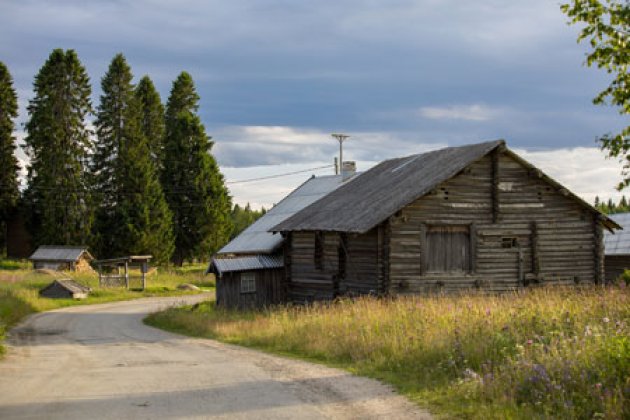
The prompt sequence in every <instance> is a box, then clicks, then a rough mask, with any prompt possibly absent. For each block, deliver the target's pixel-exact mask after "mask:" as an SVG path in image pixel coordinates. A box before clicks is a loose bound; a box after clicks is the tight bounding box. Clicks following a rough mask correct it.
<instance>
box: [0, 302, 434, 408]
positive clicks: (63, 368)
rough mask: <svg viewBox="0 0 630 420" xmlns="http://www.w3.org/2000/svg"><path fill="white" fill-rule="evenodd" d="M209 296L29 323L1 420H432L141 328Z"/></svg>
mask: <svg viewBox="0 0 630 420" xmlns="http://www.w3.org/2000/svg"><path fill="white" fill-rule="evenodd" d="M204 298H207V296H203V295H194V296H185V297H175V298H149V299H140V300H135V301H127V302H116V303H108V304H102V305H91V306H77V307H72V308H65V309H61V310H55V311H51V312H45V313H40V314H36V315H33V316H31V317H30V318H28V319H27V320H26V321H25V322H24V323H22V324H20V325H19V326H17V327H16V328H15V329H13V330H12V332H11V335H10V338H9V342H8V344H9V346H10V347H9V353H8V355H7V357H6V358H5V359H4V360H3V361H0V419H33V418H42V419H43V418H45V419H55V418H58V419H97V418H111V419H125V418H129V419H131V418H133V419H143V418H147V419H153V418H230V419H323V418H334V419H349V418H383V419H385V418H386V419H404V418H430V415H429V414H428V413H427V412H424V411H422V410H421V409H419V408H418V407H416V406H415V405H414V404H412V403H411V402H409V401H408V400H407V399H406V398H404V397H402V396H399V395H397V394H396V393H394V392H393V391H392V389H391V388H390V387H388V386H385V385H383V384H381V383H379V382H377V381H374V380H370V379H367V378H361V377H356V376H353V375H351V374H349V373H347V372H344V371H341V370H337V369H331V368H327V367H324V366H320V365H316V364H311V363H307V362H302V361H298V360H293V359H286V358H282V357H277V356H272V355H268V354H265V353H261V352H258V351H254V350H249V349H245V348H241V347H237V346H230V345H226V344H222V343H219V342H216V341H213V340H206V339H195V338H189V337H183V336H180V335H176V334H171V333H168V332H165V331H161V330H158V329H155V328H152V327H149V326H146V325H144V324H143V323H142V319H143V318H144V317H145V316H146V315H147V314H148V313H150V312H153V311H156V310H158V309H161V308H165V307H167V306H171V305H177V304H184V303H194V302H196V301H200V300H202V299H204Z"/></svg>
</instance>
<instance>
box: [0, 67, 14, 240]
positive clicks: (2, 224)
mask: <svg viewBox="0 0 630 420" xmlns="http://www.w3.org/2000/svg"><path fill="white" fill-rule="evenodd" d="M17 115H18V106H17V95H16V94H15V90H14V89H13V78H12V77H11V74H10V73H9V69H8V68H7V67H6V66H5V65H4V63H2V62H1V61H0V250H1V249H3V248H4V244H5V239H6V238H5V232H6V222H7V218H8V217H9V214H10V213H11V212H12V211H13V209H14V208H15V204H16V202H17V199H18V197H19V189H18V171H19V166H18V161H17V158H16V157H15V137H14V136H13V129H14V124H13V119H14V118H16V117H17Z"/></svg>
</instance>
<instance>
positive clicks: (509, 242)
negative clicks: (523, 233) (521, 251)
mask: <svg viewBox="0 0 630 420" xmlns="http://www.w3.org/2000/svg"><path fill="white" fill-rule="evenodd" d="M517 246H518V240H517V239H516V238H501V248H516V247H517Z"/></svg>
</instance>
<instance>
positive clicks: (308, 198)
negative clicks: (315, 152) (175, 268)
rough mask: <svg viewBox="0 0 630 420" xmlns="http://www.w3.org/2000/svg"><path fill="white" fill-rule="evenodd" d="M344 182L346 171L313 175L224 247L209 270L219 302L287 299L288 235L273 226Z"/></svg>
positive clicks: (257, 302) (261, 303) (234, 304)
mask: <svg viewBox="0 0 630 420" xmlns="http://www.w3.org/2000/svg"><path fill="white" fill-rule="evenodd" d="M347 179H349V177H347V178H346V180H347ZM343 183H344V177H343V176H342V175H325V176H319V177H315V176H312V177H311V178H309V179H308V180H307V181H305V182H304V183H303V184H302V185H300V186H299V187H298V188H296V189H295V190H294V191H292V192H291V193H290V194H289V195H287V196H286V197H285V198H284V199H282V200H281V201H280V202H279V203H278V204H276V205H275V206H274V207H273V208H271V209H270V210H269V211H268V212H267V213H265V215H263V216H262V217H261V218H259V219H258V220H256V221H255V222H254V223H253V224H251V225H250V226H249V227H247V228H246V229H245V230H244V231H243V232H241V233H240V234H239V235H238V236H237V237H236V238H234V239H233V240H232V241H230V242H229V243H228V244H227V245H225V246H224V247H223V248H222V249H220V250H219V252H218V253H217V254H216V255H214V256H213V257H212V259H211V261H210V264H209V266H208V269H207V271H206V272H207V273H214V274H215V277H216V282H217V289H216V290H217V305H219V306H223V307H229V308H246V307H263V306H269V305H273V304H279V303H282V302H284V301H285V300H286V299H285V286H284V279H285V268H284V259H283V257H282V252H283V245H284V238H283V237H282V235H281V234H279V233H273V232H270V231H269V229H271V228H272V227H273V226H275V225H277V224H278V223H281V222H283V221H284V220H286V219H287V218H289V217H291V216H293V215H294V214H295V213H297V212H298V211H300V210H302V209H303V208H304V207H306V206H308V205H310V204H312V203H314V202H315V201H317V200H319V199H321V198H322V197H324V196H325V195H326V194H329V193H330V192H331V191H334V190H335V189H336V188H338V187H339V186H340V185H342V184H343Z"/></svg>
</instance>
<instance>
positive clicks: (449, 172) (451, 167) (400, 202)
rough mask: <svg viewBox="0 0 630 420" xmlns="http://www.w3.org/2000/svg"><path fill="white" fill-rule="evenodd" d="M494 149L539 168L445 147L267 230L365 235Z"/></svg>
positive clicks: (493, 144) (391, 167)
mask: <svg viewBox="0 0 630 420" xmlns="http://www.w3.org/2000/svg"><path fill="white" fill-rule="evenodd" d="M497 148H501V150H503V151H504V152H505V153H507V154H509V155H510V156H511V157H513V158H514V159H516V160H517V161H518V162H520V163H522V164H523V165H524V166H525V167H527V168H530V169H537V168H535V167H534V165H532V164H531V163H529V162H527V161H525V160H524V159H523V158H521V157H519V156H518V155H516V154H515V153H514V152H512V151H510V150H509V149H507V148H506V147H505V141H504V140H495V141H490V142H485V143H478V144H471V145H467V146H460V147H447V148H444V149H440V150H434V151H431V152H427V153H422V154H417V155H412V156H407V157H403V158H396V159H390V160H386V161H383V162H381V163H380V164H378V165H376V166H375V167H373V168H372V169H370V170H368V171H366V172H364V173H363V174H361V175H360V176H356V177H354V178H353V181H352V182H351V183H347V184H344V185H343V186H341V187H340V188H338V189H336V190H335V191H333V192H331V193H330V194H328V195H326V196H325V197H323V198H322V199H320V200H319V201H317V202H315V203H313V204H312V205H310V206H308V207H306V208H305V209H304V210H302V211H300V212H298V213H296V214H295V215H293V216H292V217H290V218H289V219H287V220H285V221H284V222H282V223H279V224H278V225H276V226H274V227H273V228H272V229H271V231H273V232H283V231H299V230H310V231H313V230H320V231H337V232H352V233H365V232H367V231H369V230H370V229H372V228H373V227H375V226H377V225H378V224H379V223H381V222H383V221H384V220H386V219H387V218H388V217H390V216H391V215H392V214H394V213H396V212H397V211H398V210H400V209H401V208H403V207H405V206H406V205H408V204H410V203H412V202H414V201H415V200H417V199H418V198H420V197H422V196H424V195H425V194H427V193H429V192H430V191H431V190H432V189H433V188H435V187H436V186H437V185H439V184H441V183H442V182H444V181H447V180H449V179H450V178H452V177H454V176H456V175H457V174H458V173H459V172H460V171H462V170H463V169H464V168H466V167H467V166H468V165H470V164H472V163H473V162H475V161H477V160H479V159H481V158H482V157H484V156H486V155H487V154H488V153H490V152H492V151H493V150H495V149H497ZM538 171H539V172H540V176H541V178H542V179H544V180H545V181H547V182H548V183H550V184H552V185H554V186H555V187H556V188H559V189H563V190H565V191H566V193H567V195H568V196H569V197H571V198H572V199H574V200H576V201H577V202H579V203H580V204H581V205H582V206H584V207H586V208H588V209H590V210H591V211H593V212H594V213H597V214H601V213H600V212H599V211H598V210H596V209H595V208H594V207H593V206H591V205H590V204H588V203H587V202H585V201H584V200H582V199H581V198H580V197H578V196H576V195H575V194H573V193H571V192H570V191H569V190H567V189H566V188H564V187H562V185H560V183H558V182H557V181H555V180H553V179H552V178H551V177H549V176H547V175H545V174H544V173H542V171H540V170H538ZM601 216H602V219H601V220H602V224H603V225H604V226H605V227H606V228H607V229H608V230H612V229H617V228H618V226H617V224H616V223H615V222H614V221H613V220H611V219H610V218H608V217H606V216H605V215H603V214H602V215H601Z"/></svg>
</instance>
